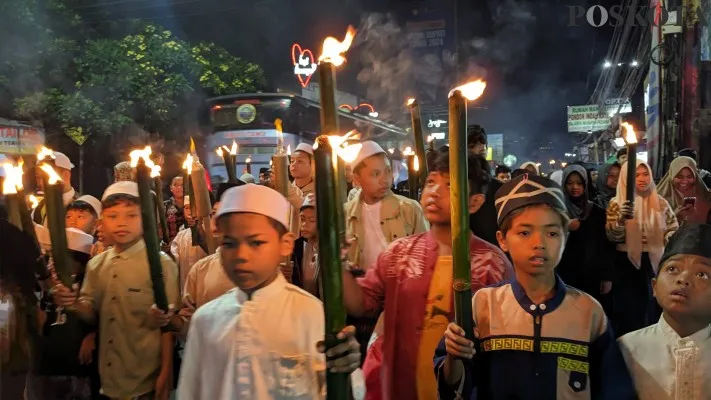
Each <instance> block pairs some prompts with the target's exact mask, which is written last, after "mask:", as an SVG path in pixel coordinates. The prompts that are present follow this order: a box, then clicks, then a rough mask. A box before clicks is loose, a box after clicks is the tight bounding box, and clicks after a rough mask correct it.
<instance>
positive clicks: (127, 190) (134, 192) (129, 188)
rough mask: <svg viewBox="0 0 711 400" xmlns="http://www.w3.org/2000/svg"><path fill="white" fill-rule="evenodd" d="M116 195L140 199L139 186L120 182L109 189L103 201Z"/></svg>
mask: <svg viewBox="0 0 711 400" xmlns="http://www.w3.org/2000/svg"><path fill="white" fill-rule="evenodd" d="M115 194H127V195H130V196H133V197H138V184H137V183H136V182H131V181H120V182H116V183H114V184H112V185H111V186H109V187H107V188H106V190H105V191H104V195H103V196H101V201H104V200H106V199H107V198H108V197H109V196H112V195H115Z"/></svg>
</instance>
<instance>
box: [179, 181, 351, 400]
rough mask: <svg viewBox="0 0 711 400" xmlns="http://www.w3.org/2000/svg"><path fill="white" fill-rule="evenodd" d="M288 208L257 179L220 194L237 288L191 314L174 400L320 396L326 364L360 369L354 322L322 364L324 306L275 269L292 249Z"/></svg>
mask: <svg viewBox="0 0 711 400" xmlns="http://www.w3.org/2000/svg"><path fill="white" fill-rule="evenodd" d="M289 208H290V204H289V202H288V201H287V200H286V199H285V198H284V197H283V196H281V195H280V194H279V193H278V192H276V191H275V190H273V189H270V188H268V187H265V186H258V185H254V184H247V185H244V186H240V187H236V188H231V189H229V190H227V191H226V192H225V193H224V195H223V196H222V199H221V203H220V207H219V209H218V211H217V215H216V218H217V230H218V233H219V237H220V258H221V262H222V265H223V268H224V269H225V273H226V274H227V276H229V278H230V279H231V280H232V282H234V284H235V285H236V286H237V287H236V288H235V289H233V290H230V291H229V292H227V293H226V294H224V295H222V296H220V297H218V298H217V299H215V300H213V301H211V302H209V303H208V304H205V305H204V306H202V307H200V308H199V309H198V310H197V311H196V312H195V314H194V315H193V317H192V320H191V323H190V329H189V331H188V343H187V345H186V349H185V358H184V362H183V369H182V371H181V374H180V381H179V386H178V398H179V399H185V400H212V399H273V398H278V399H321V398H323V387H324V385H323V383H324V382H325V379H324V370H325V368H330V369H331V371H334V372H341V373H350V372H352V371H354V370H355V369H356V368H357V367H358V364H359V361H360V351H359V346H358V343H357V341H355V339H354V334H355V329H354V328H353V327H347V328H345V329H344V330H343V331H342V332H341V333H339V335H338V337H339V338H340V339H345V342H343V343H341V344H339V345H337V346H335V347H333V348H331V349H329V350H328V351H327V352H326V355H327V356H328V357H329V361H328V363H326V362H325V357H324V354H323V350H324V349H323V344H322V343H320V342H322V341H323V339H324V333H325V327H324V311H323V305H322V304H321V302H320V301H319V300H318V299H317V298H315V297H314V296H312V295H311V294H309V293H307V292H305V291H304V290H301V289H299V288H297V287H295V286H293V285H291V284H289V283H287V281H286V279H285V278H284V276H283V275H282V274H281V273H280V261H281V260H282V259H283V258H284V257H287V256H289V255H290V254H291V252H292V249H293V246H294V236H293V234H292V233H290V232H289V228H288V226H289V217H288V216H289ZM317 344H318V348H317Z"/></svg>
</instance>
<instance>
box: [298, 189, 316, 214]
mask: <svg viewBox="0 0 711 400" xmlns="http://www.w3.org/2000/svg"><path fill="white" fill-rule="evenodd" d="M307 207H313V208H316V196H315V195H314V194H313V193H309V194H307V195H306V197H304V202H303V204H301V210H303V209H304V208H307Z"/></svg>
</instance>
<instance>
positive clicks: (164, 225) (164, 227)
mask: <svg viewBox="0 0 711 400" xmlns="http://www.w3.org/2000/svg"><path fill="white" fill-rule="evenodd" d="M153 184H154V186H155V189H156V206H158V207H157V208H158V210H157V211H158V221H160V229H161V232H163V242H164V243H166V244H167V243H168V242H170V235H169V234H168V221H167V220H166V218H165V203H164V199H163V179H161V177H160V175H158V176H156V177H155V178H153Z"/></svg>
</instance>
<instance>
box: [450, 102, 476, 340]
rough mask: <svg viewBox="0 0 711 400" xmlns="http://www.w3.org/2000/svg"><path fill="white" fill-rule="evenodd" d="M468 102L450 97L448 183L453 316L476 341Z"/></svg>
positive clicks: (468, 335)
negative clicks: (470, 212)
mask: <svg viewBox="0 0 711 400" xmlns="http://www.w3.org/2000/svg"><path fill="white" fill-rule="evenodd" d="M467 155H468V154H467V100H466V99H465V98H464V96H463V95H462V93H461V92H460V91H458V90H455V91H454V92H453V93H452V94H451V95H450V97H449V181H450V193H451V200H452V201H451V204H452V208H451V216H452V221H451V224H452V261H453V267H454V274H453V278H454V279H453V282H452V288H453V289H454V317H455V321H456V323H457V325H459V326H460V327H462V329H464V332H465V333H466V336H467V338H469V339H470V340H474V323H473V321H472V289H471V266H470V260H469V236H470V234H471V233H470V232H469V182H468V179H467V167H468V165H467Z"/></svg>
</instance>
